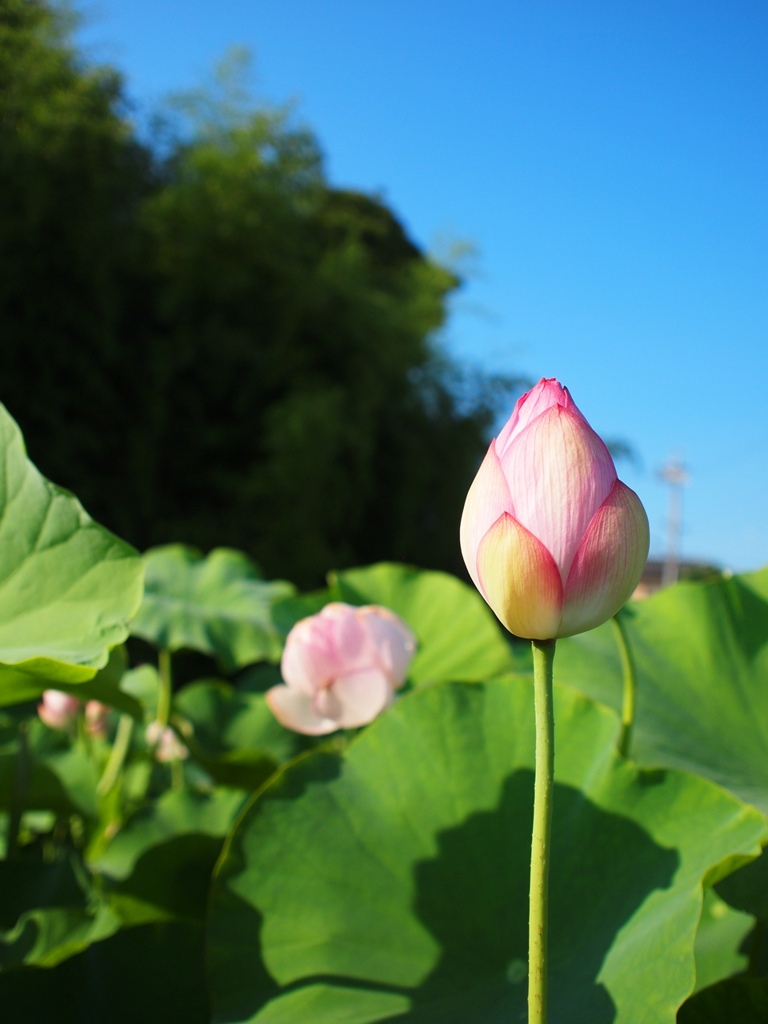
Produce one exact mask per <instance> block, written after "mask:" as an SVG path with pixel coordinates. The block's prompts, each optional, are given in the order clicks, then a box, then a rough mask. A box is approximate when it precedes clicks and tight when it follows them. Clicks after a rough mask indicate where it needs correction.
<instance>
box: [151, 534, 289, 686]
mask: <svg viewBox="0 0 768 1024" xmlns="http://www.w3.org/2000/svg"><path fill="white" fill-rule="evenodd" d="M144 558H145V562H146V569H147V575H146V584H145V591H144V600H143V602H142V605H141V608H140V609H139V612H138V614H137V616H136V618H135V619H134V620H133V622H132V623H131V633H132V634H133V636H138V637H141V638H142V639H144V640H148V641H150V643H153V644H156V645H157V646H158V647H161V648H163V649H164V650H168V651H177V650H182V649H187V650H194V651H202V652H203V653H204V654H210V655H211V656H213V657H215V658H217V659H218V661H219V662H220V663H221V665H222V666H223V667H224V669H225V670H226V671H231V670H234V669H237V668H241V667H242V666H243V665H248V664H250V663H251V662H254V661H261V660H263V659H266V660H270V661H276V660H278V659H279V657H280V654H281V652H282V640H281V638H280V636H279V634H278V632H277V630H276V628H275V626H274V625H273V623H272V616H271V607H272V603H273V602H274V601H278V600H280V599H281V598H285V597H288V596H290V595H291V594H292V593H293V586H292V585H291V584H290V583H284V582H282V581H278V582H272V583H266V582H265V581H264V580H262V579H260V578H259V575H258V572H257V570H256V567H255V566H254V564H253V562H251V561H250V559H249V558H247V557H246V555H244V554H242V552H240V551H233V550H231V549H230V548H216V549H215V550H214V551H211V553H210V554H209V555H208V556H207V557H206V558H203V557H202V556H201V555H200V553H199V552H198V551H196V550H195V549H194V548H190V547H185V546H184V545H181V544H169V545H166V546H164V547H158V548H152V549H151V550H150V551H148V552H147V553H146V554H145V556H144Z"/></svg>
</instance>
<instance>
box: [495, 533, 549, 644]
mask: <svg viewBox="0 0 768 1024" xmlns="http://www.w3.org/2000/svg"><path fill="white" fill-rule="evenodd" d="M477 567H478V574H479V577H480V590H481V592H482V594H483V596H484V597H485V599H486V601H487V602H488V604H489V605H490V606H491V608H492V609H493V611H494V612H495V613H496V615H497V616H498V618H499V619H500V620H501V622H503V623H504V625H505V626H506V627H507V629H508V630H509V631H510V633H514V634H515V635H516V636H520V637H526V638H527V639H530V640H550V639H551V638H552V637H555V636H557V635H558V626H559V624H560V615H561V610H562V604H563V584H562V580H561V579H560V573H559V571H558V569H557V566H556V565H555V561H554V559H553V558H552V555H551V554H550V553H549V551H547V549H546V548H545V547H544V545H543V544H542V543H541V541H540V540H538V538H536V537H534V536H533V534H532V533H530V532H529V531H528V530H526V529H525V527H524V526H521V525H520V523H518V521H517V520H516V519H515V518H514V516H511V515H509V514H508V513H505V514H504V515H502V516H500V517H499V519H498V520H497V521H496V522H495V523H494V524H493V526H492V527H491V528H490V530H488V532H487V533H486V535H485V537H483V539H482V541H481V543H480V547H479V549H478V553H477Z"/></svg>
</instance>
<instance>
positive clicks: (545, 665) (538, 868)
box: [528, 640, 555, 1024]
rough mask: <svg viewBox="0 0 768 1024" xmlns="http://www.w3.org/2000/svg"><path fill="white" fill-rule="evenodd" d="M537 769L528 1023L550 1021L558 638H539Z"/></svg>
mask: <svg viewBox="0 0 768 1024" xmlns="http://www.w3.org/2000/svg"><path fill="white" fill-rule="evenodd" d="M532 643H533V693H534V707H535V712H536V773H535V776H534V783H533V835H532V840H531V889H530V909H529V918H528V1024H546V1021H547V939H548V932H549V922H548V905H549V859H550V846H551V843H550V837H551V834H552V792H553V788H554V779H555V716H554V709H553V700H552V698H553V694H552V666H553V663H554V659H555V641H554V640H534V641H532Z"/></svg>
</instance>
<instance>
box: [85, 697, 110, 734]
mask: <svg viewBox="0 0 768 1024" xmlns="http://www.w3.org/2000/svg"><path fill="white" fill-rule="evenodd" d="M108 718H109V705H108V704H102V703H101V701H100V700H89V701H88V703H87V704H86V705H85V727H86V729H87V730H88V732H89V733H90V734H91V736H101V737H104V736H106V735H107V719H108Z"/></svg>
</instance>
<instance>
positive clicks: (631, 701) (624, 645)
mask: <svg viewBox="0 0 768 1024" xmlns="http://www.w3.org/2000/svg"><path fill="white" fill-rule="evenodd" d="M611 622H612V623H613V628H614V630H615V633H616V640H617V642H618V645H619V655H620V656H621V672H622V676H623V679H624V698H623V702H622V707H621V735H620V737H619V753H620V754H621V756H622V757H629V743H630V740H631V739H632V727H633V725H634V724H635V698H636V693H637V683H636V681H635V663H634V660H633V658H632V650H631V648H630V646H629V637H628V636H627V630H626V626H625V625H624V620H623V617H622V614H621V612H620V611H619V612H616V614H615V615H614V616H613V618H612V619H611Z"/></svg>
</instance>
